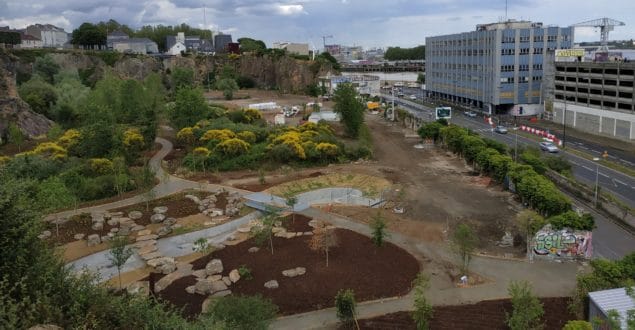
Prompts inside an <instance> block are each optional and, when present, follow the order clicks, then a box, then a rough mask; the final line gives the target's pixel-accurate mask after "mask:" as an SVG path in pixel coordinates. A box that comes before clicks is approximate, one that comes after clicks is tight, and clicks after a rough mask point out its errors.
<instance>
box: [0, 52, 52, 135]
mask: <svg viewBox="0 0 635 330" xmlns="http://www.w3.org/2000/svg"><path fill="white" fill-rule="evenodd" d="M12 70H15V65H14V63H13V61H10V58H9V57H8V56H3V55H2V54H1V53H0V137H4V136H5V135H6V132H7V129H8V127H9V124H10V123H15V124H16V125H17V126H18V127H20V129H21V130H22V132H23V133H24V134H26V135H28V136H30V137H34V136H38V135H42V134H45V133H46V132H48V130H49V129H50V128H51V125H52V124H53V122H51V121H50V120H48V119H47V118H46V117H44V116H42V115H40V114H38V113H35V112H33V111H32V110H31V107H30V106H29V105H28V104H27V103H26V102H24V101H22V99H21V98H20V96H19V95H18V91H17V88H16V86H15V73H14V71H12Z"/></svg>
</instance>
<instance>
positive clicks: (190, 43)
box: [165, 32, 210, 52]
mask: <svg viewBox="0 0 635 330" xmlns="http://www.w3.org/2000/svg"><path fill="white" fill-rule="evenodd" d="M208 42H209V41H207V40H204V39H201V37H199V36H186V35H185V33H184V32H178V33H177V34H176V36H167V37H165V47H166V49H167V50H168V52H169V50H170V49H171V48H172V47H173V46H174V45H175V44H177V43H181V44H183V45H184V46H185V48H186V49H187V51H190V52H199V51H206V50H207V51H209V48H210V47H209V44H208ZM206 45H207V46H206ZM204 46H206V47H204ZM204 48H205V49H204Z"/></svg>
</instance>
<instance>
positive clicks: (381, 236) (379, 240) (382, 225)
mask: <svg viewBox="0 0 635 330" xmlns="http://www.w3.org/2000/svg"><path fill="white" fill-rule="evenodd" d="M370 228H371V231H372V234H371V240H372V241H373V244H375V246H377V247H382V246H383V245H384V241H385V240H386V237H388V236H389V234H388V232H386V221H385V220H384V217H383V216H382V215H381V213H380V212H379V211H377V213H376V214H375V215H374V216H373V218H372V221H371V223H370Z"/></svg>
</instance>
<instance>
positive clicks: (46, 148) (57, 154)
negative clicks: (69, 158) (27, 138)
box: [27, 142, 68, 159]
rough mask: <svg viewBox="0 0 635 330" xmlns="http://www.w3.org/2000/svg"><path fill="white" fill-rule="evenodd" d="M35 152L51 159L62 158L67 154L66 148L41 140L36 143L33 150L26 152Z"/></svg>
mask: <svg viewBox="0 0 635 330" xmlns="http://www.w3.org/2000/svg"><path fill="white" fill-rule="evenodd" d="M30 153H32V154H36V155H41V156H44V157H48V158H52V159H64V158H66V155H67V154H68V152H67V150H66V149H65V148H63V147H62V146H60V145H59V144H57V143H54V142H43V143H40V144H38V145H37V147H35V149H33V151H29V152H27V154H30Z"/></svg>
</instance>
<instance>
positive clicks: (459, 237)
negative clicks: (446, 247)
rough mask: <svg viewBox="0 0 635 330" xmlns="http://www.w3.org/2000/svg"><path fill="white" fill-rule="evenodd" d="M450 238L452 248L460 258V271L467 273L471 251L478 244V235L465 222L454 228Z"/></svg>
mask: <svg viewBox="0 0 635 330" xmlns="http://www.w3.org/2000/svg"><path fill="white" fill-rule="evenodd" d="M451 240H452V249H453V250H454V252H455V253H456V254H457V255H458V256H459V258H460V259H461V272H463V273H464V274H467V273H468V266H469V264H470V260H471V259H472V252H474V249H475V248H476V246H477V244H478V236H476V233H474V230H473V229H472V227H470V226H469V225H468V224H466V223H461V224H459V225H458V226H457V227H456V229H455V230H454V234H453V235H452V237H451Z"/></svg>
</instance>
